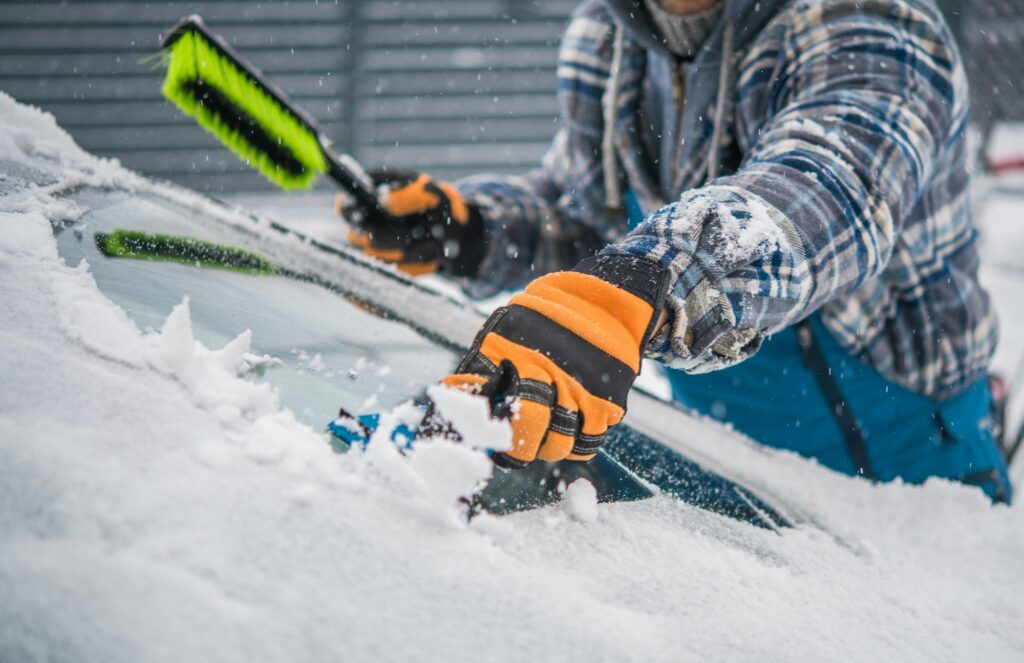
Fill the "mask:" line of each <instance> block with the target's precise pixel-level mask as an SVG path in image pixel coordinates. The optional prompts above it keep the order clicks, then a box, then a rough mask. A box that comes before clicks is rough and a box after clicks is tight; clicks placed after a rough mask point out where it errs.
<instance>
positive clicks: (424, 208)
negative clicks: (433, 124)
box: [334, 171, 484, 276]
mask: <svg viewBox="0 0 1024 663" xmlns="http://www.w3.org/2000/svg"><path fill="white" fill-rule="evenodd" d="M370 177H372V178H373V182H374V185H375V186H376V188H377V195H378V197H379V199H380V201H381V206H382V207H383V208H384V210H385V211H386V212H387V214H381V213H380V212H379V211H376V212H375V211H369V212H368V213H365V214H364V215H363V217H362V220H361V221H360V223H359V224H358V226H356V227H353V228H350V229H349V231H348V240H349V241H350V242H352V243H353V244H355V245H356V246H358V247H359V248H361V249H362V250H363V252H364V253H366V254H367V255H370V256H373V257H375V258H379V259H380V260H384V261H385V262H391V263H395V266H396V267H398V269H400V270H402V271H404V272H406V273H409V274H412V275H414V276H416V275H419V274H426V273H429V272H436V271H439V270H440V271H442V272H445V273H448V274H452V275H455V276H475V275H476V272H477V270H478V268H479V267H480V260H481V258H482V256H483V236H484V224H483V218H482V217H481V215H480V211H479V210H478V209H477V208H476V207H474V206H473V205H470V204H468V203H467V202H466V201H465V200H463V198H462V196H461V195H460V194H459V192H458V190H457V189H456V188H455V187H454V186H452V185H451V184H449V183H447V182H438V181H435V180H434V179H432V178H431V177H430V176H429V175H427V174H425V173H414V172H405V171H374V172H371V173H370ZM353 204H354V200H353V199H352V198H351V197H350V196H348V195H346V194H344V193H339V194H338V196H337V197H336V198H335V201H334V207H335V211H336V212H337V213H338V214H339V215H342V216H346V217H349V216H351V214H350V212H351V210H352V206H353Z"/></svg>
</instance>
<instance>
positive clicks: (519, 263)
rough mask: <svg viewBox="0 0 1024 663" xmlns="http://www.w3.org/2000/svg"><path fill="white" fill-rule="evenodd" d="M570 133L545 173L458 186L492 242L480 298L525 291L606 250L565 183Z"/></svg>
mask: <svg viewBox="0 0 1024 663" xmlns="http://www.w3.org/2000/svg"><path fill="white" fill-rule="evenodd" d="M566 152H567V147H566V135H565V131H564V130H562V131H559V132H558V134H557V135H556V136H555V139H554V141H553V142H552V144H551V147H550V148H549V149H548V151H547V153H546V154H545V155H544V159H543V160H542V162H541V167H540V168H539V169H537V170H535V171H533V172H531V173H529V174H527V175H523V176H510V175H477V176H473V177H468V178H465V179H462V180H460V181H459V182H457V183H456V186H458V188H459V191H460V192H461V193H462V194H463V196H465V198H466V200H467V201H468V202H469V203H470V204H473V205H476V206H477V207H478V208H479V209H480V210H481V213H482V216H483V218H484V223H485V227H486V231H485V241H486V242H487V246H486V250H485V254H484V258H483V262H482V263H481V265H480V272H479V276H478V278H477V279H476V281H475V283H474V284H473V286H472V287H473V289H474V291H475V292H476V294H478V295H485V294H489V293H493V292H496V291H499V290H502V289H508V288H515V287H519V286H521V285H523V284H525V283H526V282H528V281H529V280H531V279H532V278H534V277H535V276H537V275H539V274H546V273H548V272H553V271H557V270H559V269H567V268H569V267H572V266H573V265H575V264H576V263H577V262H579V261H580V260H582V259H583V258H585V257H587V256H589V255H593V254H594V253H595V252H596V251H597V250H598V249H599V248H601V247H602V246H604V245H605V243H606V242H604V241H603V240H602V239H601V238H600V236H599V235H598V234H597V233H596V232H595V231H594V230H592V229H591V228H590V227H589V226H588V225H587V224H585V223H583V222H581V221H579V220H578V219H576V218H575V216H574V215H573V214H572V202H571V201H570V200H568V198H569V196H568V194H567V193H566V191H567V189H568V187H567V186H566V183H565V180H564V173H566V172H567V168H566V166H565V159H566Z"/></svg>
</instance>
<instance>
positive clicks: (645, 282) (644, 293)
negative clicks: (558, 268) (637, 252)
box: [572, 253, 671, 349]
mask: <svg viewBox="0 0 1024 663" xmlns="http://www.w3.org/2000/svg"><path fill="white" fill-rule="evenodd" d="M572 271H574V272H580V273H582V274H589V275H590V276H594V277H597V278H599V279H601V280H602V281H605V282H606V283H610V284H611V285H613V286H615V287H616V288H619V289H621V290H625V291H626V292H628V293H630V294H632V295H635V296H637V297H639V298H640V299H642V300H644V301H645V302H647V303H648V304H650V305H651V308H652V309H654V315H652V316H651V321H650V323H649V324H648V326H647V331H646V332H645V333H644V337H643V338H644V342H643V345H646V344H647V341H649V340H650V338H651V336H652V334H653V333H654V325H655V324H656V323H657V322H658V317H659V316H660V314H661V310H662V309H663V308H664V307H665V298H666V297H667V296H668V289H669V286H670V284H671V273H670V272H669V270H668V269H667V268H665V267H662V266H661V265H660V264H659V263H657V262H655V261H654V260H651V259H650V258H641V257H638V256H632V255H626V254H622V253H613V254H602V255H595V256H591V257H589V258H584V259H583V260H581V261H580V262H579V264H577V265H576V266H575V267H573V269H572ZM642 347H643V346H641V349H642Z"/></svg>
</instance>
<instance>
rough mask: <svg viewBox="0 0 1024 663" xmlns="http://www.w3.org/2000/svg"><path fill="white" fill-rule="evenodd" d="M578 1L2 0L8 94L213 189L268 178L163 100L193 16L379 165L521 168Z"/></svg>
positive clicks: (131, 156) (447, 170) (79, 132)
mask: <svg viewBox="0 0 1024 663" xmlns="http://www.w3.org/2000/svg"><path fill="white" fill-rule="evenodd" d="M575 4H576V0H454V1H453V0H363V1H361V2H360V1H356V0H319V1H316V0H302V1H296V0H292V1H270V2H246V1H245V0H237V1H228V0H222V1H217V0H207V1H205V2H126V1H120V2H112V1H95V2H83V1H74V0H71V1H65V2H57V1H53V0H50V1H46V0H44V1H42V2H39V1H34V2H8V1H6V0H3V1H0V90H4V91H5V92H8V93H10V94H12V95H13V96H14V97H15V98H17V99H18V100H20V101H22V102H25V103H31V104H34V105H38V106H41V107H42V108H44V109H46V110H49V111H51V112H53V113H54V115H55V116H56V117H57V120H58V121H59V122H60V123H61V124H62V125H63V126H64V127H66V128H67V129H68V130H69V131H70V132H71V134H72V135H73V136H74V137H75V139H76V140H77V141H78V142H79V144H81V145H82V146H83V147H84V148H86V149H88V150H90V151H92V152H94V153H96V154H100V155H103V156H114V157H117V158H119V159H121V161H122V162H123V163H124V164H125V165H127V166H129V167H131V168H135V169H138V170H141V171H143V172H145V173H149V174H152V175H156V176H158V177H166V178H169V179H172V180H175V181H177V182H181V183H183V184H186V185H188V186H191V187H194V188H198V189H202V190H208V191H214V192H219V191H232V190H235V191H237V190H271V189H272V187H271V185H269V184H267V183H266V182H264V181H263V180H262V179H261V178H260V177H259V176H257V175H254V174H253V173H252V172H251V171H250V170H249V169H248V168H247V167H246V166H245V165H244V164H242V163H241V162H239V161H238V160H237V159H236V158H235V157H234V156H233V155H232V154H230V153H228V152H227V151H225V150H224V149H222V148H221V147H220V146H219V144H218V143H217V141H216V140H215V139H214V138H213V137H211V136H209V135H206V134H204V133H203V132H202V131H201V130H200V129H198V128H197V127H196V126H195V125H194V123H193V122H192V121H191V120H190V119H189V118H186V117H183V116H182V115H181V114H180V113H178V112H177V111H176V110H175V109H174V108H173V107H172V106H171V105H170V104H168V103H167V102H165V101H163V99H162V97H161V96H160V91H159V90H160V81H161V76H162V71H161V70H160V67H159V60H158V59H154V58H153V57H152V56H153V55H154V54H155V53H156V52H157V50H158V43H159V37H160V34H161V32H162V31H164V30H166V29H167V28H169V27H170V26H171V25H173V24H174V23H175V22H176V21H177V20H178V19H179V18H180V17H182V16H184V15H187V14H190V13H193V12H196V13H200V14H202V15H203V17H204V18H205V19H206V21H207V23H208V24H209V25H210V26H211V27H212V28H213V29H215V30H217V31H218V32H220V33H222V34H223V35H224V36H225V37H226V38H227V39H228V40H229V41H230V42H231V43H232V44H233V45H234V46H235V47H236V48H237V49H238V50H239V51H240V52H241V53H242V54H243V55H245V56H246V57H247V58H249V59H250V60H251V61H252V62H253V63H254V64H255V65H256V66H257V67H259V68H261V69H262V70H263V71H264V73H265V74H267V76H268V77H269V78H271V79H272V80H273V81H274V82H276V83H277V84H278V85H279V86H280V87H282V88H283V89H284V90H285V92H287V93H288V94H289V95H290V96H292V97H293V98H294V99H295V100H296V101H298V102H299V103H300V104H301V105H302V106H304V107H305V108H306V109H307V110H308V111H310V112H311V113H312V114H313V116H314V117H316V118H317V120H318V121H320V122H321V123H322V125H323V127H324V129H325V131H326V132H327V134H328V135H329V136H330V137H331V139H332V140H334V141H335V142H336V143H337V144H338V146H339V147H340V148H341V149H344V150H346V151H349V152H351V153H352V154H354V155H355V156H356V157H357V158H359V159H361V160H362V161H364V162H365V163H366V164H367V165H371V166H372V165H379V164H385V163H387V164H389V165H392V166H394V167H410V168H422V169H426V170H430V171H431V172H434V173H437V174H438V175H440V176H444V177H454V176H458V175H462V174H466V173H472V172H480V171H481V170H492V169H493V170H500V171H504V172H517V171H522V170H525V169H526V168H528V167H529V166H530V165H533V164H535V163H536V162H537V160H538V159H539V157H540V155H541V154H542V152H543V150H544V148H545V146H546V144H547V142H548V141H549V139H550V137H551V136H552V135H553V133H554V131H555V117H556V115H557V111H556V103H555V96H554V90H555V78H554V63H555V58H556V52H557V41H558V37H559V35H560V34H561V31H562V28H563V27H564V23H565V19H566V17H567V16H568V13H569V12H570V11H571V9H572V7H573V6H574V5H575Z"/></svg>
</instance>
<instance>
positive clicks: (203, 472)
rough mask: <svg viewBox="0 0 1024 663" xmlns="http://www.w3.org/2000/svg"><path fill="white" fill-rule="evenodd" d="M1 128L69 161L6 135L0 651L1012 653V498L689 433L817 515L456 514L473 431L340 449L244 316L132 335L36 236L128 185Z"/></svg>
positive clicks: (574, 505)
mask: <svg viewBox="0 0 1024 663" xmlns="http://www.w3.org/2000/svg"><path fill="white" fill-rule="evenodd" d="M12 127H17V129H12ZM33 127H35V128H34V129H33ZM14 132H22V133H27V134H31V135H32V136H33V139H32V140H34V141H35V142H33V143H32V145H33V146H39V145H52V146H55V147H54V149H55V150H56V154H57V155H58V158H57V160H58V161H59V160H62V159H65V158H66V178H67V179H60V177H63V175H62V174H61V172H60V170H61V169H60V168H57V167H56V162H55V161H53V162H51V160H50V159H51V158H50V156H47V154H45V152H46V151H47V148H43V151H42V152H39V151H38V149H39V148H37V147H33V149H34V150H36V151H34V152H33V151H32V150H29V151H25V150H23V149H22V148H21V147H19V148H18V150H19V151H18V152H8V153H6V154H5V158H8V159H17V160H18V161H19V163H20V164H21V165H20V166H19V168H21V171H20V172H23V173H25V172H28V171H29V170H31V169H37V170H38V169H42V168H47V169H49V170H50V171H52V174H53V175H54V177H55V179H53V180H52V181H51V183H50V184H48V185H46V186H45V187H36V188H31V187H29V186H27V185H26V186H21V185H13V184H12V185H10V186H7V185H6V184H5V186H7V188H5V189H2V190H0V228H3V232H2V233H0V347H2V348H3V352H2V353H0V374H2V375H3V383H2V386H0V595H2V596H3V601H0V660H2V661H37V660H38V661H42V660H70V661H109V662H118V661H169V660H216V661H235V660H237V661H296V660H331V659H334V660H377V659H384V660H409V659H415V660H467V659H486V660H498V661H500V660H567V659H574V660H588V661H602V660H671V661H676V660H688V659H693V660H704V659H709V658H711V659H737V658H740V659H746V658H753V657H755V656H757V657H760V656H764V655H766V654H767V655H768V657H769V658H777V659H782V660H821V659H825V658H835V657H839V656H842V657H843V658H847V659H855V660H875V659H883V658H884V659H895V660H962V659H968V658H971V659H973V658H978V659H983V660H995V661H1013V660H1020V659H1021V657H1022V655H1024V630H1022V629H1021V628H1020V625H1021V623H1024V603H1022V602H1021V600H1020V597H1021V596H1022V595H1024V573H1022V571H1021V567H1020V560H1021V559H1024V515H1022V513H1024V512H1022V509H1021V508H1020V507H1014V508H1012V509H1009V508H1004V507H996V508H993V507H991V506H989V504H988V503H987V501H986V500H985V499H984V498H983V497H982V496H981V494H980V493H979V492H978V491H976V490H971V489H967V488H964V487H961V486H956V485H953V484H950V483H948V482H942V481H933V482H930V483H929V484H927V485H926V486H923V487H909V486H903V485H886V486H872V485H870V484H868V483H867V482H864V481H861V480H856V479H851V478H847V477H841V476H837V475H833V474H831V473H829V472H826V471H824V470H822V469H820V468H818V467H817V466H815V465H814V464H813V463H809V462H806V461H803V460H800V459H797V458H795V457H793V456H790V455H787V454H779V453H766V452H761V451H758V450H755V449H753V448H751V447H748V446H746V445H744V444H743V443H742V442H740V441H738V440H737V438H736V436H734V435H732V434H729V433H727V432H725V431H722V430H720V429H718V428H715V427H712V426H709V425H708V426H701V425H697V424H695V430H696V431H697V432H695V433H693V434H694V435H696V436H698V437H699V438H700V439H699V442H700V443H701V444H702V445H705V446H706V447H707V449H708V452H709V453H713V452H714V451H715V450H719V451H721V450H723V449H724V450H727V451H728V453H730V454H734V455H735V456H736V457H737V458H738V459H739V461H740V462H742V463H743V464H744V466H745V467H746V468H747V472H748V474H749V475H750V476H751V477H760V479H761V480H762V481H764V482H766V483H770V484H771V485H772V486H773V487H774V488H775V489H777V491H778V492H780V493H781V494H782V495H783V496H784V497H785V498H787V499H789V500H791V501H792V503H794V504H798V505H802V506H803V508H804V509H805V510H806V511H807V514H808V519H809V523H814V524H807V525H803V526H801V527H799V528H796V529H794V530H792V531H787V532H784V533H782V534H781V535H780V534H777V533H775V532H770V531H765V530H759V529H756V528H752V527H749V526H746V525H742V524H739V523H735V522H733V521H729V520H727V519H723V518H720V517H717V516H714V515H712V514H708V513H705V512H701V511H699V510H696V509H693V508H691V507H688V506H686V505H683V504H680V503H677V502H675V501H672V500H669V499H664V498H656V499H651V500H647V501H644V502H638V503H632V504H613V505H598V504H596V503H595V502H594V500H593V495H592V493H591V492H590V490H592V487H590V489H588V485H587V484H583V483H574V484H572V485H571V486H569V487H568V496H567V500H566V502H565V504H564V505H563V506H562V507H558V508H552V509H544V510H539V511H534V512H529V513H523V514H518V515H514V516H510V517H505V518H500V519H499V518H494V517H487V516H483V517H480V518H477V519H474V520H473V521H472V522H471V523H470V524H466V523H465V522H464V521H462V520H461V519H459V518H456V517H452V512H451V511H450V509H451V505H450V503H451V501H452V499H453V498H454V497H456V496H457V495H458V494H460V491H462V490H464V489H465V486H466V485H468V484H470V482H473V481H478V480H479V477H481V476H484V474H485V472H486V471H488V469H487V468H485V466H484V465H483V464H482V463H480V462H479V461H480V458H481V457H482V453H481V452H480V451H479V450H475V449H473V448H471V447H467V446H455V445H452V444H450V443H448V444H445V443H443V442H442V443H439V441H436V440H435V441H434V442H433V443H432V444H433V445H434V446H432V447H427V446H424V447H423V448H420V449H418V450H415V451H414V453H412V454H410V455H408V456H402V455H401V454H399V453H398V451H397V449H396V448H395V447H394V446H392V445H390V444H379V445H378V444H371V446H370V448H369V449H368V450H367V451H366V452H365V453H362V454H348V455H344V456H342V455H338V454H334V453H333V452H331V451H330V448H329V446H328V445H327V444H326V443H325V440H324V438H323V435H322V434H321V433H319V432H316V431H313V430H311V429H309V428H307V427H305V426H303V425H301V424H300V423H298V422H297V421H296V419H295V417H294V416H293V415H292V414H291V413H290V412H289V411H287V410H285V409H282V408H281V407H280V405H279V404H278V403H277V401H276V397H275V395H274V394H273V392H271V391H269V390H267V389H265V388H263V387H261V386H260V385H258V384H251V383H248V382H245V381H243V380H241V379H239V378H238V377H237V376H236V373H237V372H239V371H243V370H246V365H250V366H251V365H253V361H254V360H252V358H251V357H247V355H246V352H247V348H248V343H249V338H248V336H247V335H246V334H245V333H244V331H245V330H242V329H240V330H238V332H239V334H240V336H239V337H238V338H237V339H236V340H235V341H233V342H232V343H230V344H228V345H227V346H226V347H225V348H223V349H220V350H211V349H208V348H205V347H203V346H202V345H201V344H198V343H196V342H195V340H194V339H193V338H192V336H191V326H190V324H189V311H188V304H187V302H183V303H182V304H181V305H179V306H178V307H177V308H175V309H174V310H172V311H168V320H167V322H166V324H165V325H164V326H163V329H162V330H161V331H160V332H159V333H153V334H148V335H147V334H143V333H142V332H140V331H139V330H138V329H137V328H136V327H135V326H134V324H133V323H132V322H131V321H130V320H128V318H127V317H126V316H125V315H124V313H123V312H122V311H121V310H120V309H118V308H117V307H115V306H114V305H113V304H111V303H110V301H109V300H107V299H106V298H105V297H104V296H103V295H102V294H101V293H100V292H99V291H98V290H97V288H96V286H95V283H94V282H93V280H92V277H91V275H90V274H89V271H88V265H86V264H83V265H82V266H81V267H78V268H69V267H67V266H66V265H65V264H63V263H62V261H61V260H60V259H59V257H58V255H57V251H56V246H55V241H54V238H53V235H52V232H51V220H54V219H58V218H60V217H61V216H62V215H63V214H65V213H66V212H67V211H68V210H67V208H66V204H65V203H63V202H62V201H61V200H60V199H59V198H55V197H54V192H55V191H57V190H60V189H61V187H66V186H70V185H71V184H70V183H72V182H80V181H82V180H83V179H87V178H97V179H99V178H109V179H108V181H111V182H120V181H124V182H131V181H132V180H133V178H134V176H132V175H130V174H128V173H125V172H124V171H122V170H120V169H119V168H117V167H116V165H114V164H109V163H102V162H96V161H95V160H91V159H90V158H87V157H84V156H83V155H81V153H80V152H78V151H77V149H76V148H75V149H73V145H71V144H70V141H68V140H67V139H66V136H64V135H63V134H61V133H59V131H58V130H57V129H55V128H54V127H53V125H52V123H51V122H48V121H47V120H46V119H45V117H43V116H41V115H40V114H39V113H37V112H36V111H33V110H31V109H26V108H24V107H19V106H16V105H14V104H13V102H11V101H10V99H9V98H6V97H2V96H0V144H2V145H6V146H10V145H12V144H14V140H15V139H14V138H12V135H13V134H14ZM19 140H21V142H22V146H24V145H25V144H27V143H26V142H25V141H26V139H25V138H22V139H19ZM8 149H10V148H9V147H8ZM12 155H13V156H12ZM62 168H65V166H62ZM5 182H7V184H11V182H14V179H13V178H12V179H8V180H5ZM62 205H63V206H64V207H62ZM398 368H399V367H396V370H398ZM441 398H442V400H443V399H444V396H443V395H442V397H441ZM455 409H456V410H458V409H459V408H458V406H457V405H456V406H455ZM468 415H469V416H468V420H469V422H470V423H467V424H464V425H468V426H473V423H472V419H473V417H474V416H475V415H473V413H472V412H469V413H468ZM394 416H395V417H396V418H397V419H401V418H402V417H407V416H411V415H410V413H408V412H405V413H403V412H401V411H399V412H397V413H395V414H394ZM456 418H458V417H456ZM477 423H480V422H479V421H478V422H477ZM655 423H656V422H655ZM676 433H677V434H678V433H679V431H676ZM487 435H488V436H490V435H491V434H490V433H488V434H487ZM494 443H496V444H500V443H501V440H499V439H495V440H494Z"/></svg>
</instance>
